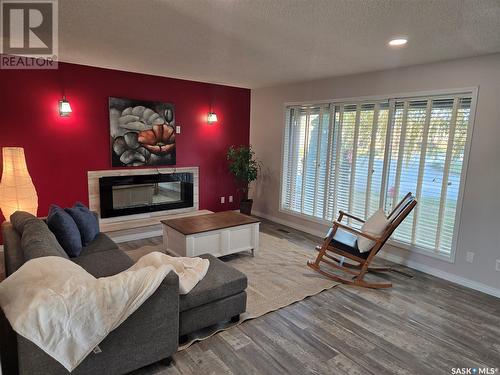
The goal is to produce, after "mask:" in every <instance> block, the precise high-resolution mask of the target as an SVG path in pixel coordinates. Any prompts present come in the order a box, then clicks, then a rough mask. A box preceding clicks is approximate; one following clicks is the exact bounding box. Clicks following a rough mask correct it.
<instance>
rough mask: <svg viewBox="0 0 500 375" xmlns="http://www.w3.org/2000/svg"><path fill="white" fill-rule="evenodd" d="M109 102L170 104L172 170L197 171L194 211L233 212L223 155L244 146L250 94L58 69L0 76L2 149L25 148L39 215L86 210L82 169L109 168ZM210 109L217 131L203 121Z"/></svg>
mask: <svg viewBox="0 0 500 375" xmlns="http://www.w3.org/2000/svg"><path fill="white" fill-rule="evenodd" d="M63 94H64V95H66V96H67V99H68V100H69V102H70V104H71V107H72V109H73V113H72V114H71V116H70V117H66V118H65V117H60V116H59V112H58V101H59V100H60V99H61V97H62V95H63ZM109 96H115V97H124V98H131V99H144V100H155V101H165V102H172V103H174V104H175V111H176V113H175V115H176V124H177V125H180V126H181V128H182V130H181V134H178V135H177V137H176V142H177V166H198V167H199V169H200V209H209V210H212V211H221V210H228V209H236V208H237V207H238V198H237V191H236V187H235V184H234V182H233V179H232V177H231V175H230V174H229V173H228V171H227V163H226V160H225V153H226V150H227V148H228V147H229V146H230V145H232V144H235V145H238V144H248V142H249V128H250V90H248V89H241V88H235V87H228V86H221V85H213V84H207V83H200V82H193V81H186V80H179V79H172V78H164V77H158V76H151V75H145V74H136V73H129V72H123V71H117V70H110V69H101V68H94V67H89V66H82V65H75V64H66V63H60V64H59V69H58V70H0V147H4V146H20V147H24V150H25V154H26V160H27V164H28V169H29V171H30V174H31V176H32V178H33V182H34V184H35V187H36V189H37V192H38V196H39V208H38V215H39V216H42V215H46V214H47V211H48V207H49V205H50V204H51V203H56V204H58V205H61V206H70V205H72V204H73V203H74V202H75V201H78V200H79V201H82V202H84V203H86V204H88V189H87V171H89V170H99V169H111V155H110V149H109V147H110V146H109V137H110V135H109V118H108V117H109V116H108V97H109ZM211 106H212V108H213V110H214V111H215V112H216V113H217V117H218V123H217V124H216V125H208V124H207V123H206V116H207V113H208V112H209V110H210V107H211ZM0 158H1V155H0ZM0 169H1V164H0ZM223 195H224V196H226V203H225V204H220V196H223ZM228 195H233V196H234V197H235V199H234V202H233V203H228V199H227V196H228ZM3 220H4V218H3V216H1V214H0V222H1V221H3Z"/></svg>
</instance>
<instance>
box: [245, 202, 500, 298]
mask: <svg viewBox="0 0 500 375" xmlns="http://www.w3.org/2000/svg"><path fill="white" fill-rule="evenodd" d="M253 214H254V215H255V216H260V217H263V218H264V219H267V220H271V221H274V222H275V223H278V224H282V225H286V226H288V227H291V228H294V229H297V230H300V231H302V232H306V233H309V234H312V235H315V236H318V237H323V236H324V235H325V233H324V232H321V231H316V230H313V229H310V228H308V227H306V226H303V225H300V224H295V223H290V222H288V221H287V220H283V219H280V218H277V217H274V216H271V215H268V214H263V213H262V212H258V211H253ZM379 255H380V256H381V257H382V258H383V259H386V260H388V261H391V262H394V263H397V264H401V265H404V266H407V267H409V268H413V269H415V270H417V271H420V272H424V273H427V274H429V275H432V276H435V277H438V278H440V279H444V280H447V281H450V282H452V283H455V284H458V285H461V286H465V287H467V288H470V289H474V290H477V291H480V292H483V293H486V294H489V295H492V296H494V297H498V298H500V289H498V288H494V287H492V286H489V285H486V284H483V283H480V282H477V281H474V280H470V279H467V278H465V277H462V276H458V275H455V274H453V273H449V272H446V271H443V270H440V269H438V268H434V267H429V266H427V265H423V264H422V263H418V262H415V261H413V260H408V259H405V258H403V257H400V256H398V255H396V254H392V253H387V252H384V251H382V252H381V253H380V254H379Z"/></svg>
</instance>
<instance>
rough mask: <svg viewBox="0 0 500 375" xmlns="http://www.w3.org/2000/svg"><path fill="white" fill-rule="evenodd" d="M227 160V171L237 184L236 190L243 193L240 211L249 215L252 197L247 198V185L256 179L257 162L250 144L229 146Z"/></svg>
mask: <svg viewBox="0 0 500 375" xmlns="http://www.w3.org/2000/svg"><path fill="white" fill-rule="evenodd" d="M227 160H228V161H229V171H230V172H231V173H232V174H233V176H234V178H235V180H236V182H237V184H238V190H240V191H241V192H242V193H243V195H242V197H241V201H240V212H241V213H242V214H246V215H250V214H251V213H252V204H253V199H249V198H248V185H249V184H250V182H252V181H255V180H256V179H257V174H258V172H259V162H258V161H257V159H256V158H255V153H254V152H253V150H252V146H237V147H236V146H231V147H229V149H228V150H227Z"/></svg>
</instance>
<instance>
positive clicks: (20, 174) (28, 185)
mask: <svg viewBox="0 0 500 375" xmlns="http://www.w3.org/2000/svg"><path fill="white" fill-rule="evenodd" d="M2 156H3V171H2V179H1V180H0V209H1V210H2V214H3V216H4V217H5V219H6V220H9V218H10V215H12V214H13V213H14V212H16V211H27V212H29V213H31V214H33V215H35V216H36V214H37V210H38V195H37V193H36V189H35V185H33V181H32V180H31V176H30V174H29V172H28V167H27V166H26V159H25V157H24V150H23V148H21V147H4V148H3V149H2Z"/></svg>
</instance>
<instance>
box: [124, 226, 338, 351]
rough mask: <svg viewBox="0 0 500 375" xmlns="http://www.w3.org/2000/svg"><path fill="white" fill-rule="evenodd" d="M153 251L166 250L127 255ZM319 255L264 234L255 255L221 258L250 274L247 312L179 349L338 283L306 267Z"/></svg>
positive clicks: (145, 249)
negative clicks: (309, 261) (237, 319)
mask: <svg viewBox="0 0 500 375" xmlns="http://www.w3.org/2000/svg"><path fill="white" fill-rule="evenodd" d="M152 251H163V250H162V246H161V245H158V246H144V247H141V248H138V249H135V250H129V251H127V254H128V255H129V256H130V257H131V258H132V259H134V260H137V259H139V258H140V257H141V256H143V255H145V254H147V253H149V252H152ZM315 256H316V252H315V251H313V249H309V248H305V247H301V246H299V245H296V244H294V243H292V242H290V241H288V240H286V239H283V238H278V237H275V236H272V235H269V234H266V233H260V246H259V251H258V252H257V253H256V254H255V257H252V256H251V255H250V253H240V254H233V255H228V256H226V257H223V258H221V259H222V260H224V261H225V262H227V264H229V265H231V266H233V267H234V268H236V269H238V270H240V271H241V272H243V273H244V274H245V275H247V278H248V287H247V290H246V291H247V296H248V297H247V311H246V312H245V313H244V314H242V315H241V316H240V321H239V322H237V323H221V324H219V325H217V326H213V327H209V328H207V329H205V330H202V331H200V332H197V334H196V335H194V336H191V337H189V340H188V342H186V343H185V344H183V345H182V346H181V347H180V348H179V350H182V349H185V348H187V347H188V346H189V345H191V344H192V343H193V342H195V341H199V340H204V339H206V338H208V337H210V336H212V335H214V334H215V333H217V332H220V331H223V330H226V329H228V328H230V327H233V326H235V325H238V324H241V323H243V322H244V321H245V320H249V319H254V318H257V317H259V316H262V315H264V314H267V313H269V312H271V311H275V310H278V309H280V308H282V307H285V306H288V305H291V304H292V303H295V302H298V301H301V300H303V299H304V298H306V297H309V296H313V295H315V294H318V293H320V292H322V291H323V290H326V289H330V288H333V287H334V286H336V285H338V283H337V282H335V281H332V280H329V279H327V278H325V277H323V276H321V275H320V274H318V273H317V272H314V271H313V270H312V269H310V268H309V267H307V266H306V262H307V260H310V259H314V257H315Z"/></svg>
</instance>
